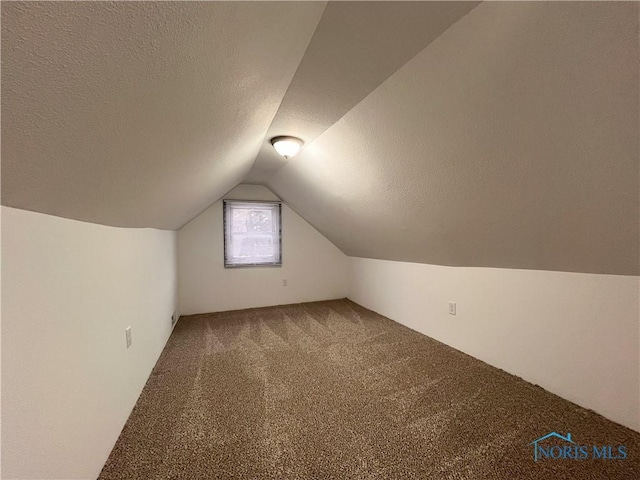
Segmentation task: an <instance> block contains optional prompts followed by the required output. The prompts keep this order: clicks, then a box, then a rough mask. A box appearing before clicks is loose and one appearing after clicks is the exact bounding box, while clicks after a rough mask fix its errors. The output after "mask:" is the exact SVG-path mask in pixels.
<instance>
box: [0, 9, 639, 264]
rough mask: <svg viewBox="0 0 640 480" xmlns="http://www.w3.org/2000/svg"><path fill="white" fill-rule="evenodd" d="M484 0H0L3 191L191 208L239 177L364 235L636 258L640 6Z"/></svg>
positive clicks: (438, 251) (379, 244) (114, 206)
mask: <svg viewBox="0 0 640 480" xmlns="http://www.w3.org/2000/svg"><path fill="white" fill-rule="evenodd" d="M476 5H477V3H475V2H469V3H462V2H406V3H405V2H330V3H329V4H328V5H326V8H325V3H315V2H284V3H279V2H277V3H272V2H257V3H246V2H229V3H225V2H212V3H196V2H185V3H182V2H170V3H165V2H148V3H145V2H140V3H138V2H136V3H127V2H119V3H102V2H100V3H90V2H86V3H73V2H68V3H67V2H64V3H55V2H50V3H28V4H22V3H19V4H18V3H4V4H3V5H2V120H3V122H2V203H3V205H9V206H15V207H18V208H24V209H28V210H35V211H41V212H45V213H50V214H54V215H59V216H63V217H70V218H75V219H80V220H86V221H91V222H96V223H104V224H107V225H117V226H134V227H142V226H152V227H158V228H171V229H175V228H179V227H180V226H182V225H183V224H185V223H187V222H188V221H189V220H190V219H192V218H193V217H194V216H196V215H197V214H198V213H200V212H201V211H203V210H204V209H206V207H208V206H209V205H211V204H212V203H214V202H215V201H216V200H218V199H219V198H221V197H222V196H223V195H224V194H225V193H226V192H227V191H228V190H230V189H231V188H232V187H233V186H235V185H236V184H237V183H240V182H242V181H244V182H248V183H260V184H264V185H267V186H268V187H269V188H271V189H272V190H273V191H274V192H276V193H277V194H278V195H279V196H280V197H282V198H283V199H284V200H285V201H286V202H287V203H288V204H289V205H290V206H292V207H293V208H294V209H295V210H296V211H297V212H298V213H300V214H301V215H303V216H304V217H305V218H306V219H307V220H308V221H310V222H311V223H312V224H313V225H314V226H315V227H316V228H318V229H319V230H320V231H321V232H322V233H323V234H324V235H325V236H327V237H328V238H329V239H330V240H331V241H333V242H334V243H335V244H336V245H337V246H338V247H339V248H341V249H342V250H343V251H344V252H345V253H347V254H349V255H354V256H361V257H371V258H383V259H390V260H404V261H412V262H422V263H432V264H444V265H464V266H490V267H507V268H527V269H541V270H562V271H572V272H594V273H613V274H636V275H637V274H638V273H639V270H640V261H639V258H638V251H639V246H640V239H639V231H638V230H639V226H638V224H639V223H640V212H639V203H640V198H639V182H640V165H639V162H640V152H639V148H640V147H639V144H640V139H639V137H638V131H639V119H638V105H639V98H638V88H639V81H638V66H639V65H638V61H639V51H638V13H639V12H638V4H634V3H598V2H593V3H591V2H575V3H555V2H554V3H544V2H540V3H534V2H513V3H502V2H487V3H482V4H480V5H478V6H476ZM278 134H291V135H296V136H299V137H301V138H303V139H304V140H305V141H306V145H305V148H304V150H303V151H302V152H301V153H300V154H298V155H297V156H296V157H294V158H292V159H290V160H289V161H287V162H284V161H282V160H281V159H280V158H279V157H277V156H276V155H274V153H273V151H272V150H271V148H270V146H269V144H268V141H269V139H270V138H271V137H272V136H275V135H278Z"/></svg>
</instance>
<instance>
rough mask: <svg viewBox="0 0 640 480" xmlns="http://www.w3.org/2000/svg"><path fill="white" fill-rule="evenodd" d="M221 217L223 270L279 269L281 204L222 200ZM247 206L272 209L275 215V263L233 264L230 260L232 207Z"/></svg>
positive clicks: (280, 262)
mask: <svg viewBox="0 0 640 480" xmlns="http://www.w3.org/2000/svg"><path fill="white" fill-rule="evenodd" d="M222 205H223V207H222V217H223V235H224V267H225V268H245V267H281V266H282V202H278V201H258V200H223V202H222ZM243 205H244V206H245V207H246V206H249V205H256V206H257V205H262V206H265V207H270V208H273V209H274V212H275V214H276V217H277V219H276V223H277V225H276V226H275V229H276V232H273V233H272V235H273V234H274V233H277V236H278V252H277V257H276V259H275V261H269V262H259V261H257V262H252V263H245V262H234V261H233V258H231V255H230V252H231V248H232V246H233V242H234V238H233V237H234V234H233V232H232V228H231V227H232V225H231V221H232V220H231V219H232V217H231V215H232V211H233V207H234V206H237V207H240V206H243ZM228 253H229V255H228Z"/></svg>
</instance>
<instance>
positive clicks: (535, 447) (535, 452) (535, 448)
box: [529, 432, 576, 462]
mask: <svg viewBox="0 0 640 480" xmlns="http://www.w3.org/2000/svg"><path fill="white" fill-rule="evenodd" d="M553 437H556V438H559V439H560V440H563V441H565V442H568V443H571V444H574V445H575V443H576V442H574V441H573V440H571V434H570V433H567V436H566V437H563V436H562V435H560V434H559V433H558V432H551V433H547V434H546V435H544V436H542V437H540V438H536V439H535V440H534V441H533V442H531V443H530V444H529V445H533V460H534V461H536V462H537V461H538V443H540V442H542V441H544V440H546V439H548V438H553Z"/></svg>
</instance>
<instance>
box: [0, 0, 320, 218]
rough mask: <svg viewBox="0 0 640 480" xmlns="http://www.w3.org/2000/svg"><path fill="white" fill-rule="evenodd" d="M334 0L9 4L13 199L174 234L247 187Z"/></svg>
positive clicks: (6, 179) (6, 39)
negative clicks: (266, 138)
mask: <svg viewBox="0 0 640 480" xmlns="http://www.w3.org/2000/svg"><path fill="white" fill-rule="evenodd" d="M324 7H325V3H324V2H294V3H287V2H255V3H254V2H232V3H226V2H42V3H40V2H39V3H32V2H28V3H14V2H3V4H2V204H3V205H8V206H13V207H18V208H23V209H27V210H35V211H38V212H44V213H49V214H53V215H58V216H62V217H69V218H74V219H78V220H85V221H89V222H94V223H101V224H106V225H115V226H127V227H157V228H167V229H176V228H179V227H180V226H182V225H183V224H184V223H186V222H187V221H188V220H189V219H190V218H193V217H194V216H196V215H197V214H198V213H200V212H202V211H203V210H204V209H206V208H207V207H208V206H209V205H211V204H212V203H213V202H215V201H216V200H218V199H219V198H220V197H221V196H222V195H223V194H224V193H225V192H227V191H228V190H230V189H231V188H232V187H234V186H235V185H236V184H238V182H240V181H241V180H242V179H243V178H244V177H245V175H246V174H247V173H248V172H249V170H250V169H251V166H252V165H253V162H254V159H255V157H256V154H257V153H258V150H259V148H260V145H261V144H262V141H263V139H264V136H265V134H266V132H267V129H268V128H269V125H270V124H271V121H272V119H273V117H274V115H275V113H276V111H277V110H278V106H279V105H280V101H281V100H282V97H283V96H284V94H285V92H286V90H287V87H288V86H289V83H290V82H291V78H292V77H293V75H294V73H295V71H296V68H297V67H298V64H299V63H300V59H301V58H302V55H303V54H304V51H305V49H306V47H307V45H308V43H309V40H310V38H311V36H312V35H313V32H314V30H315V27H316V25H317V23H318V21H319V19H320V17H321V15H322V12H323V10H324Z"/></svg>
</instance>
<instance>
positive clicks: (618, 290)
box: [349, 258, 640, 431]
mask: <svg viewBox="0 0 640 480" xmlns="http://www.w3.org/2000/svg"><path fill="white" fill-rule="evenodd" d="M349 298H351V299H352V300H353V301H355V302H357V303H359V304H361V305H363V306H365V307H367V308H370V309H372V310H374V311H376V312H378V313H381V314H382V315H385V316H388V317H389V318H391V319H393V320H395V321H398V322H400V323H402V324H403V325H406V326H408V327H410V328H412V329H414V330H417V331H418V332H421V333H423V334H425V335H428V336H430V337H432V338H435V339H437V340H440V341H441V342H444V343H446V344H447V345H450V346H452V347H454V348H457V349H458V350H461V351H463V352H465V353H468V354H469V355H472V356H473V357H476V358H478V359H480V360H483V361H485V362H487V363H489V364H491V365H494V366H496V367H498V368H501V369H503V370H506V371H507V372H509V373H512V374H514V375H517V376H519V377H522V378H524V379H525V380H527V381H529V382H531V383H534V384H538V385H540V386H542V387H543V388H545V389H547V390H549V391H551V392H553V393H556V394H557V395H559V396H561V397H563V398H566V399H567V400H570V401H572V402H574V403H577V404H578V405H581V406H583V407H586V408H590V409H593V410H595V411H596V412H598V413H600V414H602V415H604V416H605V417H607V418H609V419H611V420H614V421H616V422H618V423H621V424H623V425H626V426H628V427H631V428H633V429H635V430H638V431H640V398H639V394H640V370H639V369H640V362H639V359H640V343H639V342H640V335H639V329H640V312H639V308H640V307H639V301H640V289H639V278H638V277H633V276H617V275H596V274H580V273H566V272H544V271H535V270H512V269H497V268H467V267H444V266H435V265H424V264H417V263H405V262H393V261H386V260H372V259H363V258H350V291H349ZM450 301H454V302H456V304H457V315H455V316H452V315H449V313H448V303H449V302H450Z"/></svg>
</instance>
